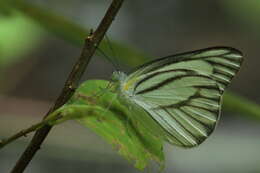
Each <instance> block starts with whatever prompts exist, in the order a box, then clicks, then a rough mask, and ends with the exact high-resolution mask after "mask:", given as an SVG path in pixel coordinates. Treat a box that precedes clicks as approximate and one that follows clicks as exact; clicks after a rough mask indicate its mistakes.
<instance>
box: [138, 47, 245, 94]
mask: <svg viewBox="0 0 260 173" xmlns="http://www.w3.org/2000/svg"><path fill="white" fill-rule="evenodd" d="M194 60H202V61H204V62H206V63H208V64H209V65H211V66H212V67H213V74H205V75H210V77H212V78H213V79H214V80H216V81H217V82H218V83H219V85H220V86H219V87H220V88H221V89H222V90H224V89H225V87H226V86H227V85H228V84H229V83H230V81H231V80H232V78H233V77H234V75H235V74H236V73H237V72H238V70H239V68H240V66H241V63H242V61H243V58H242V53H241V52H240V51H239V50H236V49H234V48H230V47H213V48H206V49H201V50H196V51H191V52H186V53H181V54H176V55H171V56H167V57H163V58H159V59H156V60H154V61H151V62H148V63H146V64H144V65H142V66H140V67H138V68H137V70H136V72H137V73H138V71H140V72H141V74H148V73H152V72H155V71H156V70H159V69H160V68H163V67H166V66H169V65H172V64H176V63H179V62H185V61H194ZM172 70H176V71H177V70H178V69H172ZM179 70H181V71H185V70H187V71H186V72H188V70H189V69H184V68H183V69H179ZM168 71H170V70H168ZM165 72H166V71H165ZM200 72H201V73H202V74H203V73H204V72H203V71H200ZM158 73H163V72H155V73H154V74H152V75H149V77H147V78H145V79H142V80H141V81H139V83H138V84H137V85H139V84H140V83H142V82H143V81H145V80H146V79H149V78H150V77H153V76H155V75H156V74H158ZM133 74H134V73H133Z"/></svg>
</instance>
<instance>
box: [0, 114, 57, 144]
mask: <svg viewBox="0 0 260 173" xmlns="http://www.w3.org/2000/svg"><path fill="white" fill-rule="evenodd" d="M59 118H60V117H59V116H55V117H51V118H47V119H44V120H42V121H41V122H39V123H36V124H34V125H32V126H31V127H29V128H27V129H24V130H21V131H19V132H18V133H16V134H14V135H13V136H11V137H9V138H7V139H3V140H1V141H0V149H2V148H3V147H5V146H6V145H7V144H10V143H11V142H13V141H15V140H16V139H18V138H20V137H22V136H24V137H26V135H27V134H28V133H31V132H34V131H36V130H38V129H40V128H41V127H43V126H45V125H47V124H48V123H49V122H50V121H55V120H58V119H59Z"/></svg>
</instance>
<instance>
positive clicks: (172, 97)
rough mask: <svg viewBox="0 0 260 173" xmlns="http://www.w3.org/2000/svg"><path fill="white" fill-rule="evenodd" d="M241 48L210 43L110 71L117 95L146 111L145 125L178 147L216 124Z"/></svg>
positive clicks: (201, 136)
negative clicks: (126, 69) (128, 70)
mask: <svg viewBox="0 0 260 173" xmlns="http://www.w3.org/2000/svg"><path fill="white" fill-rule="evenodd" d="M241 63H242V54H241V53H240V52H239V51H238V50H236V49H233V48H228V47H214V48H207V49H202V50H198V51H192V52H187V53H183V54H178V55H173V56H168V57H164V58H160V59H156V60H154V61H151V62H148V63H146V64H144V65H142V66H140V67H139V68H137V69H136V70H135V71H134V72H132V73H130V74H129V75H126V74H125V73H122V72H114V74H113V79H114V80H115V81H117V82H118V87H117V90H118V92H119V97H120V98H121V100H122V101H123V102H124V103H125V104H127V105H129V106H130V107H134V108H136V109H139V110H142V111H144V112H145V113H146V115H145V116H146V117H144V115H143V114H140V117H138V115H133V116H136V117H137V118H140V119H141V118H143V119H142V120H141V123H142V124H143V126H147V128H148V129H149V130H150V131H151V133H155V134H156V135H157V136H158V137H162V138H163V139H164V140H166V141H167V142H169V143H171V144H175V145H178V146H181V147H186V148H187V147H194V146H197V145H199V144H200V143H202V142H203V141H204V140H205V139H206V138H207V137H208V136H209V135H210V134H211V133H212V131H213V130H214V129H215V127H216V124H217V122H218V120H219V115H220V110H221V99H222V95H223V91H224V89H225V88H226V86H227V85H228V84H229V83H230V81H231V79H232V78H233V76H234V75H235V74H236V73H237V71H238V69H239V68H240V65H241Z"/></svg>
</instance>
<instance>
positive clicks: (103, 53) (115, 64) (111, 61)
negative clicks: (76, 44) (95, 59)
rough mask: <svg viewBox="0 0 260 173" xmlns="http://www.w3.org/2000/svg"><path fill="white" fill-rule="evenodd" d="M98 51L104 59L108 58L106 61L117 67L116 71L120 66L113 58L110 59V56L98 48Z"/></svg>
mask: <svg viewBox="0 0 260 173" xmlns="http://www.w3.org/2000/svg"><path fill="white" fill-rule="evenodd" d="M97 50H98V51H99V52H100V53H101V54H102V55H103V56H104V57H106V59H107V60H108V61H109V62H110V63H111V64H112V65H113V66H114V67H115V69H116V70H117V69H118V64H117V63H115V62H114V61H113V60H112V58H110V57H109V56H107V55H106V54H105V52H103V50H101V49H100V48H99V47H97Z"/></svg>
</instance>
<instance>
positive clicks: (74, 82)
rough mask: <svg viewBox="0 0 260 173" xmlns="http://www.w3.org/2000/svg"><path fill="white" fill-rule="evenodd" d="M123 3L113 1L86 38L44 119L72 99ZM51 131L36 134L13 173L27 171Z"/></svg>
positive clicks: (48, 128) (47, 129)
mask: <svg viewBox="0 0 260 173" xmlns="http://www.w3.org/2000/svg"><path fill="white" fill-rule="evenodd" d="M122 3H123V0H113V2H112V3H111V5H110V7H109V8H108V10H107V12H106V14H105V16H104V18H103V19H102V21H101V22H100V24H99V26H98V28H97V29H96V31H95V32H94V33H90V34H89V36H88V37H87V38H86V40H85V43H84V47H83V49H82V52H81V55H80V57H79V59H78V60H77V62H76V63H75V65H74V66H73V69H72V71H71V73H70V75H69V77H68V79H67V81H66V83H65V85H64V88H63V90H62V92H61V94H60V96H59V97H58V98H57V100H56V102H55V104H54V106H53V107H52V108H51V109H50V110H49V112H48V113H47V114H46V116H45V117H44V118H46V117H47V116H48V115H49V114H50V113H51V112H53V111H54V110H56V109H57V108H59V107H60V106H62V105H63V104H65V103H66V102H67V101H68V100H69V99H70V97H71V96H72V94H73V93H74V90H75V88H76V87H77V86H78V84H79V81H80V79H81V77H82V75H83V73H84V72H85V69H86V67H87V65H88V64H89V61H90V59H91V57H92V56H93V54H94V53H95V50H96V47H97V46H98V45H99V43H100V42H101V40H102V39H103V37H104V35H105V33H106V31H107V30H108V28H109V26H110V25H111V23H112V21H113V20H114V18H115V16H116V14H117V13H118V11H119V9H120V7H121V5H122ZM50 130H51V126H48V125H46V126H44V127H42V128H41V129H39V130H38V131H37V132H36V133H35V135H34V137H33V139H32V141H31V142H30V144H29V145H28V147H27V148H26V150H25V151H24V153H23V154H22V156H21V157H20V159H19V160H18V162H17V163H16V165H15V167H14V168H13V169H12V171H11V173H22V172H23V171H24V170H25V168H26V167H27V165H28V164H29V162H30V161H31V160H32V158H33V157H34V155H35V154H36V152H37V151H38V150H39V149H40V146H41V144H42V143H43V141H44V139H45V138H46V137H47V135H48V133H49V131H50Z"/></svg>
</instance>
